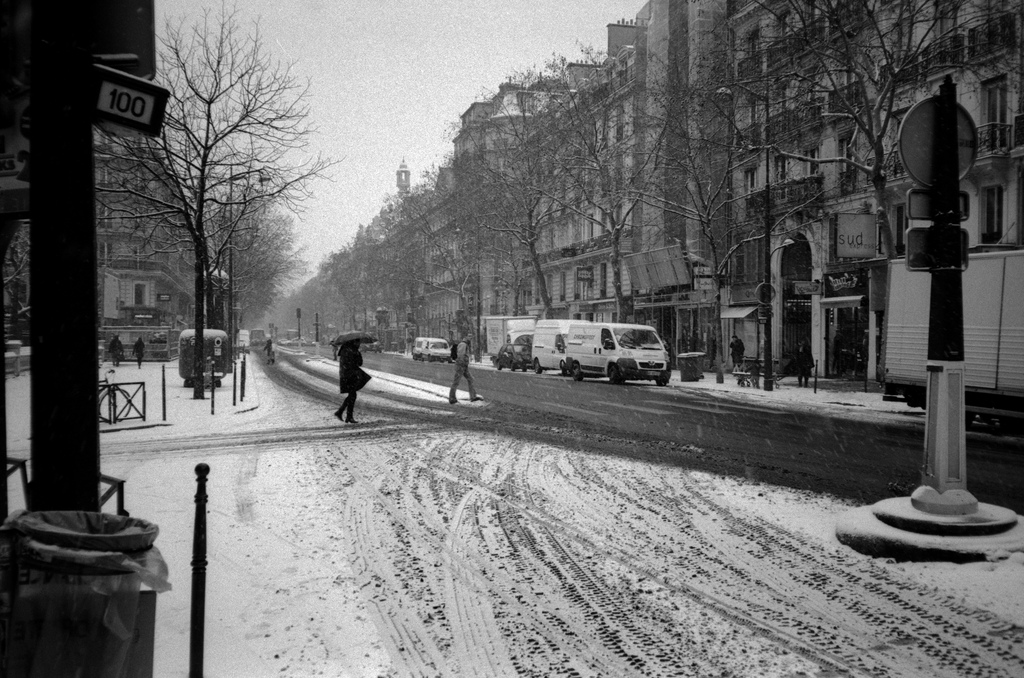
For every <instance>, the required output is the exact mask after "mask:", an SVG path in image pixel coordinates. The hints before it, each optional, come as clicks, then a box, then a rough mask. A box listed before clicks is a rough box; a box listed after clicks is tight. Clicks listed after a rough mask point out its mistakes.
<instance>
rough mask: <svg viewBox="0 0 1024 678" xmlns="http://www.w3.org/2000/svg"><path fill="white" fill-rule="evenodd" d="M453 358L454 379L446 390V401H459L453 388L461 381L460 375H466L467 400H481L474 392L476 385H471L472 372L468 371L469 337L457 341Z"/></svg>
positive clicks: (452, 402) (453, 402)
mask: <svg viewBox="0 0 1024 678" xmlns="http://www.w3.org/2000/svg"><path fill="white" fill-rule="evenodd" d="M456 356H457V357H456V358H455V379H454V380H453V381H452V388H451V390H450V391H448V402H449V403H451V404H452V405H454V404H455V403H457V402H459V401H458V399H457V398H456V397H455V390H456V389H457V388H458V387H459V382H461V381H462V377H466V383H467V384H469V400H470V402H476V401H478V400H483V398H481V397H480V396H478V395H477V394H476V387H475V386H473V374H472V373H471V372H470V371H469V337H464V338H463V339H462V341H460V342H459V346H458V350H457V353H456Z"/></svg>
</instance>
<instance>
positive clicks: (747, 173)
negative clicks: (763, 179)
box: [743, 167, 757, 193]
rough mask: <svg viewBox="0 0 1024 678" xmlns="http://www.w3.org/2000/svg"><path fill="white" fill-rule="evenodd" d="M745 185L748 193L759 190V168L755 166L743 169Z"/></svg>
mask: <svg viewBox="0 0 1024 678" xmlns="http://www.w3.org/2000/svg"><path fill="white" fill-rule="evenodd" d="M743 187H744V188H746V189H747V193H753V192H754V191H756V190H757V170H756V169H754V168H753V167H751V168H750V169H745V170H743Z"/></svg>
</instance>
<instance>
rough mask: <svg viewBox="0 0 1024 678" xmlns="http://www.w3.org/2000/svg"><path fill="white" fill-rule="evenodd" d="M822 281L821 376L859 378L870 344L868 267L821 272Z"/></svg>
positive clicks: (863, 368) (865, 362)
mask: <svg viewBox="0 0 1024 678" xmlns="http://www.w3.org/2000/svg"><path fill="white" fill-rule="evenodd" d="M823 282H824V290H823V294H822V297H821V310H822V314H823V319H824V323H823V324H824V328H825V336H824V342H825V347H824V348H825V357H824V360H823V366H824V368H825V376H827V377H839V378H842V377H846V378H851V379H852V378H862V377H863V376H864V371H865V370H866V369H867V358H868V355H869V348H870V345H871V336H870V327H869V325H870V319H869V312H868V269H867V268H859V269H853V270H847V271H841V272H830V273H825V276H824V281H823Z"/></svg>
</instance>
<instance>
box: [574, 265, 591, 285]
mask: <svg viewBox="0 0 1024 678" xmlns="http://www.w3.org/2000/svg"><path fill="white" fill-rule="evenodd" d="M576 282H594V267H593V266H579V267H577V268H576Z"/></svg>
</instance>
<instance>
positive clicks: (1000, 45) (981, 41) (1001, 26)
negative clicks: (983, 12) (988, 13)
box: [967, 12, 1017, 58]
mask: <svg viewBox="0 0 1024 678" xmlns="http://www.w3.org/2000/svg"><path fill="white" fill-rule="evenodd" d="M1016 45H1017V24H1016V19H1015V17H1014V16H1013V14H1011V13H1010V12H1004V13H1002V14H999V15H997V16H994V17H992V18H990V19H989V20H988V21H985V22H984V23H982V24H981V25H979V26H974V27H973V28H969V29H968V30H967V56H968V57H971V58H976V57H983V56H987V55H989V54H993V53H995V52H997V51H999V50H1002V49H1004V48H1007V47H1015V46H1016Z"/></svg>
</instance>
